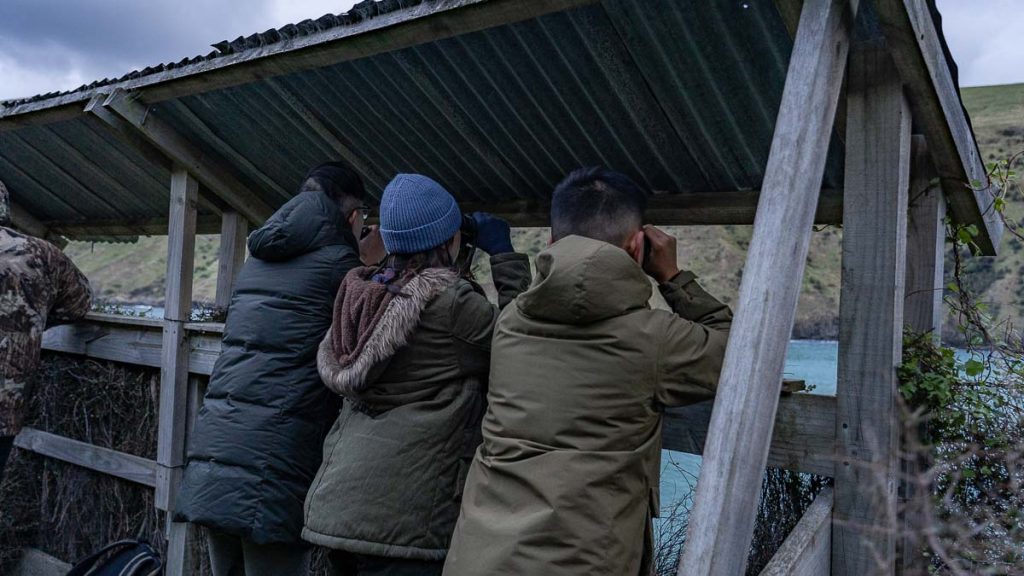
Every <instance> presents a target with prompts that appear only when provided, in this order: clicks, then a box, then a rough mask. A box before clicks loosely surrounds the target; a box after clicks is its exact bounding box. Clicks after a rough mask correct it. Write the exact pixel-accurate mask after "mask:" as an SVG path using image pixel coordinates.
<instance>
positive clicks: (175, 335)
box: [155, 166, 199, 576]
mask: <svg viewBox="0 0 1024 576" xmlns="http://www.w3.org/2000/svg"><path fill="white" fill-rule="evenodd" d="M198 193H199V183H198V182H197V181H196V179H195V178H194V177H193V176H192V174H190V173H189V171H188V170H187V169H186V168H185V167H184V166H176V167H175V169H174V171H173V172H172V173H171V206H170V214H169V218H168V219H169V222H170V225H169V227H168V234H167V286H166V297H165V299H164V329H163V349H162V350H161V352H162V359H161V361H160V414H159V428H158V429H157V446H156V461H157V463H158V464H159V469H158V470H157V484H156V497H155V501H156V506H157V508H158V509H161V510H166V511H167V535H168V545H167V569H166V572H165V573H166V574H168V576H183V575H184V574H185V571H184V565H185V560H186V556H187V554H188V551H187V549H188V546H187V544H186V543H187V540H188V538H187V535H188V526H187V525H182V524H175V523H174V522H172V521H171V517H172V514H173V512H174V501H175V499H176V498H177V493H178V486H179V485H180V483H181V466H183V465H184V464H185V434H186V432H187V430H188V428H189V424H190V423H189V421H188V416H189V413H188V397H189V385H188V360H189V346H188V341H187V337H188V332H187V330H185V323H186V322H188V320H189V317H190V315H191V312H192V273H193V269H194V268H195V262H194V256H195V243H196V231H195V224H196V198H197V196H198Z"/></svg>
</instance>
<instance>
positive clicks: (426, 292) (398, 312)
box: [316, 268, 459, 396]
mask: <svg viewBox="0 0 1024 576" xmlns="http://www.w3.org/2000/svg"><path fill="white" fill-rule="evenodd" d="M366 270H367V269H365V268H360V269H356V270H353V271H352V272H350V273H349V275H348V276H347V277H346V278H345V282H344V283H343V285H342V292H341V293H339V301H338V302H336V303H335V307H336V311H335V319H334V324H332V326H331V329H330V330H329V331H328V332H327V335H326V336H325V337H324V339H323V341H322V342H321V343H320V348H319V350H318V351H317V362H316V363H317V368H318V370H319V371H320V378H321V379H322V380H323V382H324V384H325V385H326V386H327V387H328V388H330V389H331V390H332V391H333V392H335V393H336V394H340V395H342V396H354V395H359V394H360V393H361V392H363V391H364V390H365V389H366V388H367V387H368V386H369V382H368V378H367V377H368V376H369V373H370V371H371V370H372V369H373V368H374V367H376V366H379V365H380V364H382V363H384V362H386V361H387V360H389V359H390V358H391V357H392V356H394V355H395V352H397V351H398V350H399V349H400V348H402V347H403V346H405V345H406V344H407V343H408V342H409V337H410V336H411V335H412V333H413V330H415V329H416V327H417V326H418V325H419V322H420V315H421V314H422V312H423V309H424V308H425V307H426V306H427V304H429V303H430V302H431V301H432V300H433V299H434V298H436V297H437V296H439V295H440V294H441V293H442V292H444V291H445V290H447V289H448V288H450V287H452V286H453V285H455V283H456V282H458V280H459V276H458V274H457V273H456V272H455V271H453V270H448V269H444V268H429V269H427V270H424V271H422V272H420V273H418V274H416V275H415V276H414V277H413V278H412V279H410V280H409V281H408V282H406V284H405V285H404V286H402V288H401V291H400V292H399V293H397V294H395V296H394V297H393V298H387V299H385V300H384V301H383V302H382V303H381V305H382V306H383V307H384V309H383V311H380V310H377V311H370V312H371V315H372V316H374V317H375V318H374V323H373V324H372V327H371V328H370V329H371V333H370V335H369V337H368V338H366V339H365V341H363V338H360V341H362V342H361V345H360V346H359V347H358V348H355V352H354V353H353V355H351V356H348V357H343V354H342V353H341V352H340V351H338V350H336V347H335V343H336V342H338V338H336V337H335V336H334V335H335V333H336V332H338V331H342V330H348V331H349V332H353V331H355V330H357V329H358V328H359V326H354V325H349V326H342V325H339V323H344V322H349V323H351V322H355V321H357V319H356V318H355V316H354V315H352V314H344V313H342V314H339V313H338V311H339V310H338V309H337V308H338V307H339V306H341V307H346V308H357V307H359V306H360V305H361V304H362V305H365V304H366V303H367V302H366V301H367V300H370V299H372V298H373V296H372V294H371V293H370V292H368V291H364V292H358V293H353V294H352V296H353V297H354V298H355V299H356V300H359V299H364V301H363V302H358V301H353V299H352V298H349V299H348V300H347V301H346V300H345V299H343V298H342V296H343V295H344V293H345V292H346V291H348V292H354V291H351V290H346V289H347V288H348V289H351V288H352V286H351V284H352V283H367V282H374V280H372V279H368V278H366V276H367V274H366V273H365V272H366Z"/></svg>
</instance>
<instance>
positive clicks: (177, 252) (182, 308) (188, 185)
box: [164, 167, 199, 322]
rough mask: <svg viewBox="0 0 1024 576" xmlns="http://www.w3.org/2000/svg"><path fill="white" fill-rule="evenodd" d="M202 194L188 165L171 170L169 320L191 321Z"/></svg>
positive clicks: (166, 300) (166, 315)
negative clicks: (199, 199)
mask: <svg viewBox="0 0 1024 576" xmlns="http://www.w3.org/2000/svg"><path fill="white" fill-rule="evenodd" d="M198 195H199V182H197V181H196V179H195V178H193V177H192V175H191V174H190V173H189V172H188V171H187V170H186V169H185V168H184V167H177V168H175V170H174V172H173V173H172V174H171V210H170V217H169V218H168V223H169V224H168V228H167V290H166V296H165V298H164V319H165V320H175V321H178V322H188V320H189V318H190V317H191V315H192V274H193V271H194V268H195V266H194V261H195V249H196V240H195V236H196V199H197V198H198Z"/></svg>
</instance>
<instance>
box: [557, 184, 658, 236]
mask: <svg viewBox="0 0 1024 576" xmlns="http://www.w3.org/2000/svg"><path fill="white" fill-rule="evenodd" d="M647 196H648V192H647V189H646V188H645V187H643V186H641V185H640V184H637V183H636V181H634V180H633V179H632V178H630V177H629V176H626V175H625V174H623V173H621V172H616V171H615V170H609V169H608V168H603V167H601V166H590V167H587V168H578V169H576V170H573V171H572V172H570V173H569V175H568V176H566V177H565V178H564V179H563V180H562V181H561V182H559V183H558V186H556V187H555V191H554V193H553V194H552V195H551V237H552V239H554V240H560V239H562V238H564V237H566V236H570V235H577V236H585V237H587V238H594V239H595V240H602V241H604V242H608V243H609V244H614V245H616V246H621V245H622V244H623V243H625V242H626V240H627V239H628V238H629V235H630V234H631V233H633V232H635V231H636V230H638V229H639V228H640V227H641V226H642V225H643V221H644V210H646V209H647Z"/></svg>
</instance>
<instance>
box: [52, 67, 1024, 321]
mask: <svg viewBox="0 0 1024 576" xmlns="http://www.w3.org/2000/svg"><path fill="white" fill-rule="evenodd" d="M963 98H964V104H965V106H966V107H967V109H968V111H969V112H970V114H971V119H972V122H973V124H974V129H975V133H976V134H977V138H978V143H979V146H980V148H981V152H982V155H983V156H984V157H985V158H986V160H995V159H1001V158H1007V157H1009V156H1010V155H1012V154H1013V153H1015V152H1019V151H1021V150H1024V84H1016V85H1009V86H989V87H982V88H968V89H965V90H964V91H963ZM1010 200H1011V202H1010V208H1009V209H1008V213H1009V215H1010V216H1012V217H1014V218H1018V219H1019V218H1020V216H1021V215H1022V214H1024V201H1022V199H1021V198H1020V197H1019V195H1018V196H1015V197H1012V198H1011V199H1010ZM670 230H671V231H672V232H673V233H674V234H676V236H677V237H678V238H679V240H680V242H679V246H680V250H679V253H680V254H679V260H680V264H681V266H683V267H686V268H690V269H692V270H693V271H694V272H696V273H697V274H698V276H700V278H701V282H702V284H704V286H705V287H706V288H707V289H708V290H710V291H711V292H712V293H714V294H718V295H721V297H722V298H723V299H724V300H726V301H727V302H730V303H732V302H735V299H736V294H737V292H738V290H739V282H740V276H741V271H742V268H743V263H744V259H745V256H746V250H747V246H748V244H749V242H750V234H751V228H750V227H749V226H724V227H708V226H700V227H685V228H684V227H678V228H671V229H670ZM841 238H842V232H841V230H838V229H836V228H826V229H824V230H821V231H816V232H815V233H814V235H813V239H812V242H811V249H810V255H809V256H808V261H807V270H806V273H805V275H804V282H803V288H802V292H801V296H800V304H799V309H798V311H797V318H796V326H795V328H794V336H796V337H798V338H835V337H836V336H837V334H838V321H837V315H838V311H839V277H840V244H841ZM547 240H548V232H547V230H545V229H532V230H517V231H516V234H515V238H514V242H515V244H516V246H517V247H518V248H519V249H520V250H525V251H527V252H529V253H532V254H535V253H536V252H538V251H540V250H542V249H543V247H544V246H545V245H546V244H547ZM218 244H219V241H218V238H217V236H200V237H199V239H198V241H197V245H196V270H195V288H194V294H195V299H196V300H197V301H201V302H209V301H211V300H212V299H213V295H214V289H215V286H216V281H217V248H218ZM165 247H166V239H165V238H163V237H151V238H142V239H140V240H139V241H138V242H137V243H135V244H98V243H97V244H92V243H83V242H73V243H71V244H70V245H69V246H68V248H67V252H68V254H70V255H71V257H72V259H74V261H75V262H76V263H77V264H78V265H79V266H80V267H81V268H82V270H83V271H85V273H86V274H87V275H88V276H89V278H90V279H91V280H92V282H93V286H94V289H95V290H96V292H97V294H98V295H99V296H100V298H102V299H103V300H105V301H110V302H118V303H141V304H151V305H159V304H160V303H161V302H162V299H163V289H164V288H163V286H164V276H165V273H166V271H165V269H166V265H167V264H166V257H165V251H166V250H165ZM968 270H969V272H970V277H969V280H970V283H971V284H972V285H974V286H975V287H977V288H978V289H979V290H981V292H982V294H983V296H984V299H985V300H986V301H987V302H989V303H990V305H991V307H992V309H993V311H994V312H997V313H999V314H1000V316H1001V317H1005V318H1008V319H1010V320H1012V321H1013V322H1014V323H1015V324H1017V325H1019V324H1020V320H1021V319H1022V318H1024V283H1022V282H1021V276H1022V275H1024V244H1022V243H1021V242H1020V241H1019V240H1017V239H1016V238H1015V237H1014V236H1013V235H1012V234H1007V235H1006V238H1005V239H1004V242H1003V246H1002V250H1001V254H1000V255H999V256H998V257H997V258H975V259H972V260H971V261H970V262H969V265H968ZM481 271H483V272H486V269H485V267H481Z"/></svg>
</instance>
